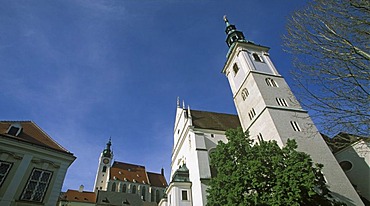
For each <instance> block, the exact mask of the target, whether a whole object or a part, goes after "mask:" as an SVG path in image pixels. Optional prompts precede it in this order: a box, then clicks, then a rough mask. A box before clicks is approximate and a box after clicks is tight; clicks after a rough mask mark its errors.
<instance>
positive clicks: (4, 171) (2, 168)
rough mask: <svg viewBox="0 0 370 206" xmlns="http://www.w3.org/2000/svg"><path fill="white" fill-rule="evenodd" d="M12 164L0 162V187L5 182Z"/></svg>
mask: <svg viewBox="0 0 370 206" xmlns="http://www.w3.org/2000/svg"><path fill="white" fill-rule="evenodd" d="M11 167H12V163H10V162H3V161H0V187H1V185H2V184H3V182H4V181H5V178H6V176H7V175H8V173H9V171H10V168H11Z"/></svg>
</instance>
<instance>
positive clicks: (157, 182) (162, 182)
mask: <svg viewBox="0 0 370 206" xmlns="http://www.w3.org/2000/svg"><path fill="white" fill-rule="evenodd" d="M147 174H148V178H149V182H150V185H152V186H154V187H167V181H166V178H164V176H163V175H161V174H157V173H152V172H147Z"/></svg>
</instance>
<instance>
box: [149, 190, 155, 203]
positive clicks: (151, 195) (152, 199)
mask: <svg viewBox="0 0 370 206" xmlns="http://www.w3.org/2000/svg"><path fill="white" fill-rule="evenodd" d="M150 201H151V202H154V201H155V200H154V189H153V188H151V191H150Z"/></svg>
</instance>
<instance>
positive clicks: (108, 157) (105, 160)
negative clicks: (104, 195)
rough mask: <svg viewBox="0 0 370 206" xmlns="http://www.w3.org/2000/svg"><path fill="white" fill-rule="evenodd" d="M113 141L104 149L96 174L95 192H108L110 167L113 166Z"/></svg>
mask: <svg viewBox="0 0 370 206" xmlns="http://www.w3.org/2000/svg"><path fill="white" fill-rule="evenodd" d="M111 146H112V140H111V138H109V141H108V142H107V146H106V147H105V148H104V150H103V151H102V153H101V154H100V158H99V165H98V170H97V172H96V178H95V185H94V191H95V192H97V191H98V190H107V183H108V180H109V173H110V167H111V165H112V159H113V151H112V149H111Z"/></svg>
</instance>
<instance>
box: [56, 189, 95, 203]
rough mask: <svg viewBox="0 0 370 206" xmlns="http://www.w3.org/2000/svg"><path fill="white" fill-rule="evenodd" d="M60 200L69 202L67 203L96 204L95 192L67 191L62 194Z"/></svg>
mask: <svg viewBox="0 0 370 206" xmlns="http://www.w3.org/2000/svg"><path fill="white" fill-rule="evenodd" d="M61 200H64V201H69V202H86V203H95V202H96V194H95V192H87V191H82V192H80V191H78V190H67V192H65V193H64V195H63V196H62V198H61Z"/></svg>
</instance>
